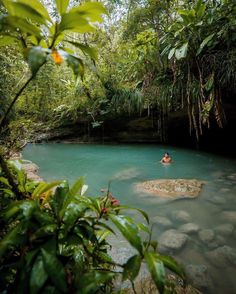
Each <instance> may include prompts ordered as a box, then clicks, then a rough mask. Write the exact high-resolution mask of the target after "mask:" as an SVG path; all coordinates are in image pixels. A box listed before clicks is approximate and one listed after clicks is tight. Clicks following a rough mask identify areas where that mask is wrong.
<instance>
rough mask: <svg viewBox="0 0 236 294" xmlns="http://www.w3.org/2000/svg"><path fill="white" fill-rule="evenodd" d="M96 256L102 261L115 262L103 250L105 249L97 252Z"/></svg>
mask: <svg viewBox="0 0 236 294" xmlns="http://www.w3.org/2000/svg"><path fill="white" fill-rule="evenodd" d="M96 257H97V258H98V259H99V260H100V261H101V262H105V263H114V261H113V259H112V257H111V256H110V255H109V254H107V253H105V252H103V251H98V252H96Z"/></svg>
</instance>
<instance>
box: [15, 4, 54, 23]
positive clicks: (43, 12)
mask: <svg viewBox="0 0 236 294" xmlns="http://www.w3.org/2000/svg"><path fill="white" fill-rule="evenodd" d="M16 1H17V2H18V3H21V4H24V5H27V6H29V7H31V8H32V9H33V10H35V11H37V13H38V14H40V15H41V16H42V17H43V18H45V19H47V20H48V21H50V22H52V20H51V18H50V16H49V14H48V11H47V9H46V8H45V6H44V5H43V4H42V3H41V2H40V1H39V0H33V1H32V0H31V1H29V0H16Z"/></svg>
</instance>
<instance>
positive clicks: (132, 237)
mask: <svg viewBox="0 0 236 294" xmlns="http://www.w3.org/2000/svg"><path fill="white" fill-rule="evenodd" d="M109 218H110V219H111V221H112V222H113V223H114V224H115V226H116V227H117V228H118V230H119V231H120V232H121V233H122V235H123V236H124V237H125V239H126V240H127V241H128V242H129V243H130V244H131V245H132V246H133V247H134V248H136V249H137V250H138V252H139V253H140V254H142V252H143V247H142V241H141V238H140V236H139V230H138V228H137V226H136V225H135V224H134V222H132V221H131V219H130V218H128V217H125V216H118V215H112V214H109Z"/></svg>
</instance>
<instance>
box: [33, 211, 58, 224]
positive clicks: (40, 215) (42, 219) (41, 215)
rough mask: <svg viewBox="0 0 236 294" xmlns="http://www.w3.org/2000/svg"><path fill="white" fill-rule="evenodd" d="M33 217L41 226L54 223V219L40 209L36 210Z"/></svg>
mask: <svg viewBox="0 0 236 294" xmlns="http://www.w3.org/2000/svg"><path fill="white" fill-rule="evenodd" d="M34 217H35V219H36V220H37V221H38V222H39V223H40V224H41V226H45V225H48V224H53V223H54V222H55V219H54V217H53V216H52V215H50V214H49V213H47V212H45V211H43V210H41V209H36V210H35V211H34Z"/></svg>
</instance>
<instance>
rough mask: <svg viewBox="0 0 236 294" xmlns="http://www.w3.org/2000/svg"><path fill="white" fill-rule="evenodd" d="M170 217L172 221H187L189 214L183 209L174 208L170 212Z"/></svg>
mask: <svg viewBox="0 0 236 294" xmlns="http://www.w3.org/2000/svg"><path fill="white" fill-rule="evenodd" d="M171 217H172V219H173V220H174V221H179V222H189V221H190V214H189V213H188V212H186V211H184V210H175V211H173V212H172V213H171Z"/></svg>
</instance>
